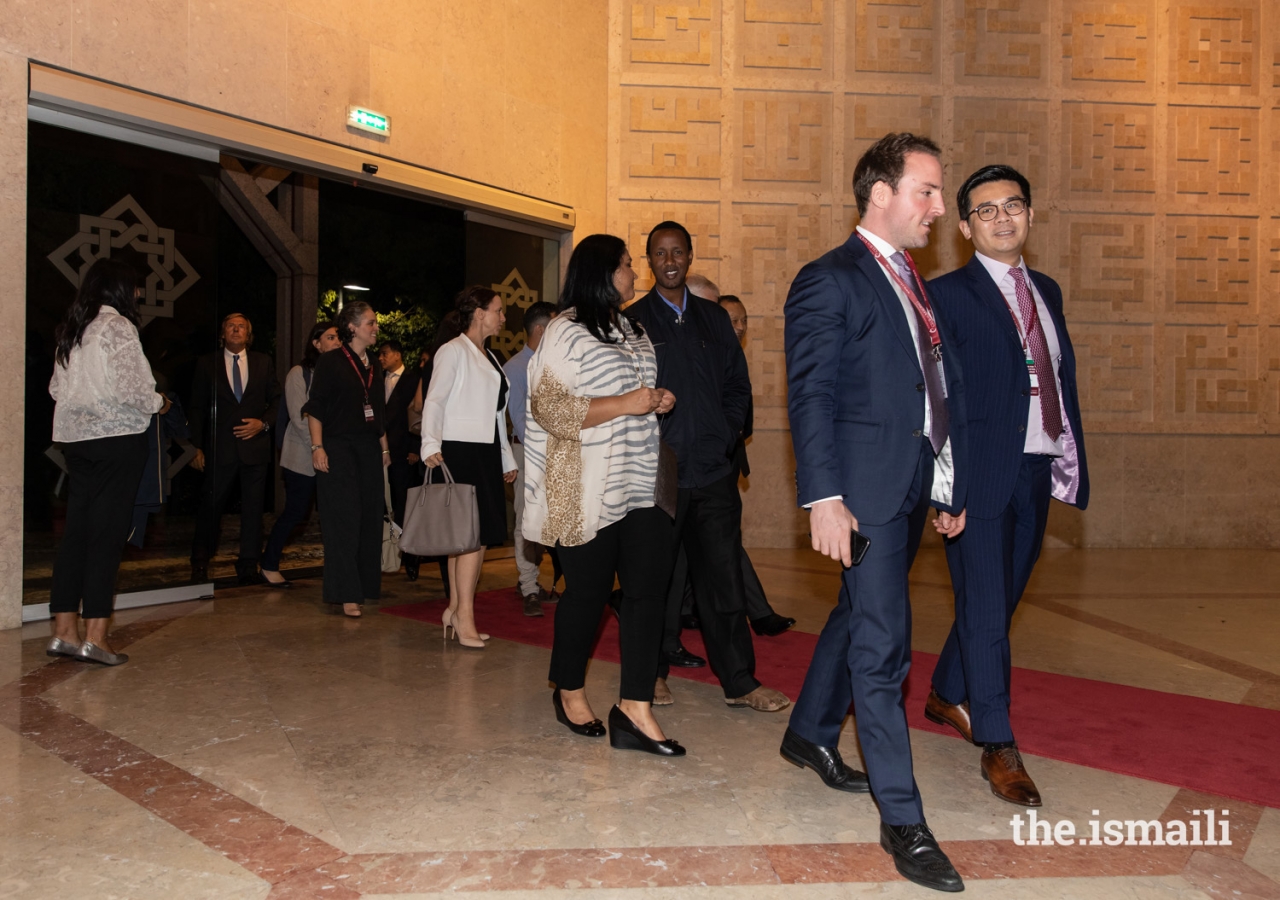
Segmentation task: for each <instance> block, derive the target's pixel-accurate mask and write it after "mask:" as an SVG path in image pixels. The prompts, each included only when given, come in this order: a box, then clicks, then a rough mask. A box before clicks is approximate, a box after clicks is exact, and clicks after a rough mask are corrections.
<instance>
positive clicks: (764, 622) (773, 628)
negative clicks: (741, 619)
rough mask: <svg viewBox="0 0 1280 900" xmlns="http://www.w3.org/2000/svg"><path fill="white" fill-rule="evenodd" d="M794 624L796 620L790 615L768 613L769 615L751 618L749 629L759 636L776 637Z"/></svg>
mask: <svg viewBox="0 0 1280 900" xmlns="http://www.w3.org/2000/svg"><path fill="white" fill-rule="evenodd" d="M794 624H796V620H795V619H793V618H791V617H790V616H780V615H778V614H777V613H769V615H767V616H764V617H762V618H759V619H752V620H751V630H752V631H754V632H755V633H756V634H758V635H760V636H761V637H777V636H778V635H780V634H782V632H784V631H786V630H787V629H788V628H790V627H791V626H792V625H794Z"/></svg>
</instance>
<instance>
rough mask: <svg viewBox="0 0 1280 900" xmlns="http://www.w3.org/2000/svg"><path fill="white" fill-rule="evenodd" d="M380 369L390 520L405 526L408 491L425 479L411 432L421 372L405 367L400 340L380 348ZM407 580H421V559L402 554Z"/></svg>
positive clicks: (416, 439) (409, 554) (385, 342)
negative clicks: (411, 417)
mask: <svg viewBox="0 0 1280 900" xmlns="http://www.w3.org/2000/svg"><path fill="white" fill-rule="evenodd" d="M378 365H380V366H382V373H383V388H384V390H385V394H384V399H385V400H386V406H385V408H384V412H383V416H384V418H383V422H384V423H385V425H386V429H387V449H388V450H390V451H391V463H390V464H389V465H388V466H387V482H388V484H390V486H391V518H392V519H393V520H394V521H395V523H396V524H397V525H400V526H403V525H404V504H405V500H406V498H407V497H408V494H409V488H411V487H414V481H415V477H414V476H415V475H417V478H416V480H417V482H418V484H421V483H422V476H421V474H420V468H419V466H418V449H419V448H420V447H421V446H422V442H421V438H419V437H418V436H417V435H416V434H412V433H411V432H410V431H409V407H410V406H412V405H413V397H414V394H415V393H417V390H418V383H419V382H420V381H421V380H422V369H420V368H419V367H417V366H412V367H410V366H406V365H405V364H404V347H403V346H401V344H400V342H399V341H397V340H389V341H383V342H382V346H381V347H379V348H378ZM400 559H401V561H402V562H403V563H404V573H405V576H406V577H407V578H408V579H409V580H410V581H417V580H418V557H416V556H414V555H413V554H412V553H402V554H400Z"/></svg>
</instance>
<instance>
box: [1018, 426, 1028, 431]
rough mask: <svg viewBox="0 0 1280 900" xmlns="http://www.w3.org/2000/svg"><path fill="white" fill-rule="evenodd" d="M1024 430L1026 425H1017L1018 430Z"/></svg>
mask: <svg viewBox="0 0 1280 900" xmlns="http://www.w3.org/2000/svg"><path fill="white" fill-rule="evenodd" d="M1026 430H1027V426H1026V425H1019V426H1018V431H1026Z"/></svg>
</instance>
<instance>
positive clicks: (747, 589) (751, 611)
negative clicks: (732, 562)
mask: <svg viewBox="0 0 1280 900" xmlns="http://www.w3.org/2000/svg"><path fill="white" fill-rule="evenodd" d="M738 559H739V560H740V561H741V563H742V601H743V603H744V604H745V605H746V607H747V618H748V619H750V620H751V621H752V622H754V621H756V620H757V619H763V618H766V617H768V616H771V615H773V614H774V613H773V607H772V606H770V605H769V599H768V598H767V597H765V595H764V585H763V584H761V583H760V576H759V575H757V574H756V567H755V566H753V565H751V557H749V556H747V551H746V550H745V549H743V546H742V541H738Z"/></svg>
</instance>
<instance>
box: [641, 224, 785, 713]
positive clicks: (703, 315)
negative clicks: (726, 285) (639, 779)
mask: <svg viewBox="0 0 1280 900" xmlns="http://www.w3.org/2000/svg"><path fill="white" fill-rule="evenodd" d="M645 253H646V254H647V256H648V258H649V268H650V269H652V270H653V275H654V280H655V282H656V283H655V285H654V289H653V290H652V291H650V292H649V293H648V294H646V295H645V296H644V297H643V298H641V299H640V300H639V301H638V302H636V303H635V305H633V306H631V307H630V308H629V309H628V312H629V313H630V314H631V315H633V316H635V318H637V319H638V320H639V321H640V323H641V324H642V325H643V326H644V329H645V333H646V334H648V335H649V339H650V340H651V341H653V345H654V349H655V350H656V351H657V355H658V384H657V387H660V388H666V389H667V390H669V391H671V393H673V394H675V395H676V398H677V399H676V406H675V408H674V409H673V410H672V411H671V412H670V413H668V414H667V415H665V416H663V417H662V418H663V420H664V421H663V422H662V439H663V440H664V441H665V442H666V443H667V444H669V445H670V446H671V448H672V449H673V450H674V451H675V453H676V457H677V458H678V460H679V467H680V475H679V487H680V490H679V495H678V497H679V502H678V512H677V514H676V536H677V539H678V540H680V541H682V542H683V544H684V548H685V552H686V553H687V554H688V557H689V573H690V575H691V577H692V578H693V584H694V592H695V594H696V597H697V609H698V618H699V619H700V620H701V623H702V635H703V638H704V639H705V641H706V644H707V657H708V659H709V660H710V663H711V668H712V670H713V671H715V673H716V677H717V678H719V679H720V684H721V686H722V687H723V688H724V696H725V702H726V703H727V704H729V705H730V706H743V707H750V708H751V709H758V710H761V711H764V712H776V711H777V710H780V709H785V708H786V707H787V706H788V705H789V704H790V701H789V700H788V699H787V698H786V697H785V696H784V695H783V694H782V693H781V692H779V691H775V690H773V689H772V688H767V687H763V686H761V684H760V682H758V681H756V678H755V662H756V661H755V650H754V648H753V647H752V644H751V632H750V631H749V630H748V628H747V620H746V615H745V611H744V609H743V605H742V604H743V601H742V597H743V590H742V570H741V568H740V566H739V562H738V544H739V541H740V540H741V531H742V499H741V497H740V496H739V495H738V471H737V469H736V468H735V467H734V464H733V451H734V448H735V447H736V446H737V443H738V435H739V433H740V432H741V431H742V427H743V424H744V422H745V421H746V417H747V407H748V405H749V404H750V402H751V380H750V376H749V375H748V374H747V358H746V357H745V356H744V355H743V353H742V347H741V346H739V344H738V339H737V336H736V335H735V334H734V333H733V326H732V325H730V323H729V315H728V313H726V312H725V311H724V310H723V309H721V308H720V307H719V306H718V305H717V304H715V303H713V302H711V301H710V300H703V299H702V298H700V297H697V296H694V295H693V294H691V293H690V292H689V290H688V288H687V287H686V286H685V278H686V276H687V275H688V272H689V264H690V263H691V262H692V261H693V239H692V238H691V237H690V236H689V232H688V230H687V229H685V227H684V226H683V225H680V224H679V223H677V222H662V223H660V224H658V225H657V226H656V227H654V229H653V231H651V232H650V233H649V239H648V242H647V244H646V246H645ZM669 612H670V611H669ZM675 615H676V616H677V617H678V616H679V606H678V604H677V606H676V608H675ZM668 671H669V670H668V664H667V661H666V657H665V655H664V657H663V661H662V663H661V665H660V667H659V670H658V675H659V678H660V679H663V680H665V679H666V677H667V674H668Z"/></svg>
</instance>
